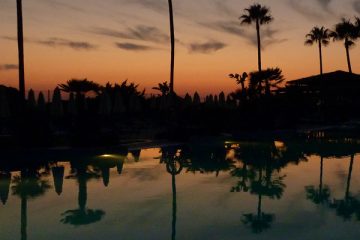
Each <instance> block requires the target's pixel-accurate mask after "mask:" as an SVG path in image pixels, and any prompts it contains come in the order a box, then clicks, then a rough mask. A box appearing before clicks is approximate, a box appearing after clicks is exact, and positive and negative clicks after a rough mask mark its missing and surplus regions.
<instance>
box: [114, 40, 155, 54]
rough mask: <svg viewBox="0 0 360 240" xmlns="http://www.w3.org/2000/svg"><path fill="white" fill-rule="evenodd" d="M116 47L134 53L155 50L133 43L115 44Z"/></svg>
mask: <svg viewBox="0 0 360 240" xmlns="http://www.w3.org/2000/svg"><path fill="white" fill-rule="evenodd" d="M115 45H116V47H118V48H120V49H123V50H127V51H136V52H140V51H149V50H154V49H156V48H153V47H150V46H145V45H140V44H135V43H127V42H126V43H115Z"/></svg>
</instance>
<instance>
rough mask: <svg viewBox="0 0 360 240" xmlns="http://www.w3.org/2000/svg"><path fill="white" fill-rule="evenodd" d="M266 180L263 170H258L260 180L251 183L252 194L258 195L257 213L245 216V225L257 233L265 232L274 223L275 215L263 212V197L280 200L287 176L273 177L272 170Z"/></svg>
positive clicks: (268, 172)
mask: <svg viewBox="0 0 360 240" xmlns="http://www.w3.org/2000/svg"><path fill="white" fill-rule="evenodd" d="M266 172H267V174H266V176H265V178H264V176H263V169H261V168H260V169H259V170H258V174H259V175H258V179H257V180H254V181H253V182H252V183H251V187H250V192H251V194H256V195H258V207H257V213H256V214H254V213H248V214H244V215H243V216H244V217H243V223H244V224H245V225H250V226H251V228H252V229H253V231H254V232H255V233H260V232H263V231H264V230H266V229H268V228H270V227H271V223H272V222H273V221H274V218H275V216H274V214H269V213H265V212H263V211H262V197H263V196H267V197H269V198H271V199H275V198H276V199H280V198H281V197H282V194H283V192H284V188H285V184H284V183H283V182H282V180H283V178H284V177H285V176H275V177H274V176H273V173H272V170H267V171H266Z"/></svg>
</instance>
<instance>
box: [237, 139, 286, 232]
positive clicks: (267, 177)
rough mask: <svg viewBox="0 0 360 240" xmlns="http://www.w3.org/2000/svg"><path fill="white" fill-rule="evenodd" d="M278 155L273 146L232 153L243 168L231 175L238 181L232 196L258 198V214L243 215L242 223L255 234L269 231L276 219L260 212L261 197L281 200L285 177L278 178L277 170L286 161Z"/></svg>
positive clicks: (248, 146)
mask: <svg viewBox="0 0 360 240" xmlns="http://www.w3.org/2000/svg"><path fill="white" fill-rule="evenodd" d="M281 155H282V154H281V153H280V152H279V150H278V149H277V148H276V147H275V145H274V143H273V142H265V143H260V144H253V143H246V144H243V145H241V146H240V148H238V149H235V157H236V158H237V159H239V160H240V161H241V162H242V163H243V168H242V169H235V170H233V171H231V175H232V176H235V177H239V178H240V181H239V182H238V184H237V185H236V186H234V187H232V188H231V192H248V191H250V194H252V195H257V196H258V205H257V212H256V213H246V214H243V218H242V222H243V223H244V224H245V225H249V226H250V227H251V228H252V230H253V232H254V233H261V232H263V231H264V230H266V229H268V228H270V227H271V223H272V222H273V221H274V219H275V216H274V214H269V213H265V212H263V210H262V201H263V197H264V196H265V197H268V198H270V199H280V198H281V197H282V195H283V193H284V189H285V187H286V186H285V184H284V183H283V179H284V178H285V177H286V176H285V175H280V169H281V167H283V166H285V165H286V164H287V163H288V162H289V161H282V160H283V159H282V158H281ZM276 169H277V171H275V170H276ZM264 171H265V174H264Z"/></svg>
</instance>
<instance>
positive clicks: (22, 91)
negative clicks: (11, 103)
mask: <svg viewBox="0 0 360 240" xmlns="http://www.w3.org/2000/svg"><path fill="white" fill-rule="evenodd" d="M16 7H17V34H18V51H19V91H20V97H21V98H22V99H23V100H24V99H25V70H24V34H23V16H22V0H16Z"/></svg>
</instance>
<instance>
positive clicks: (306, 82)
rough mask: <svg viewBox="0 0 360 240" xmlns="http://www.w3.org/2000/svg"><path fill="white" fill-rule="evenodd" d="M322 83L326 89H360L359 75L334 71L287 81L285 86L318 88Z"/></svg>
mask: <svg viewBox="0 0 360 240" xmlns="http://www.w3.org/2000/svg"><path fill="white" fill-rule="evenodd" d="M324 83H326V86H327V87H330V86H331V87H335V86H347V87H349V86H359V87H360V75H358V74H354V73H349V72H344V71H335V72H330V73H324V74H323V75H322V76H321V75H314V76H310V77H306V78H301V79H298V80H293V81H288V82H287V83H286V85H287V86H288V87H320V86H321V85H323V84H324ZM344 83H346V84H344Z"/></svg>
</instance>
